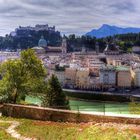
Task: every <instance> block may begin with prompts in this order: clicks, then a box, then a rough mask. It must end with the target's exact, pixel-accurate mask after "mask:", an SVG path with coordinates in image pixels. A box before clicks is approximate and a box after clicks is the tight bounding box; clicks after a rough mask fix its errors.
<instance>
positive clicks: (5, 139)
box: [0, 122, 14, 140]
mask: <svg viewBox="0 0 140 140" xmlns="http://www.w3.org/2000/svg"><path fill="white" fill-rule="evenodd" d="M9 126H10V124H8V123H3V122H0V140H14V139H13V138H11V136H10V135H9V134H7V133H6V132H5V129H7V128H8V127H9Z"/></svg>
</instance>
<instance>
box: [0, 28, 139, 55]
mask: <svg viewBox="0 0 140 140" xmlns="http://www.w3.org/2000/svg"><path fill="white" fill-rule="evenodd" d="M42 35H43V36H44V38H45V39H46V40H47V42H48V45H50V46H60V45H61V42H62V36H61V35H60V32H58V31H53V32H49V31H46V30H44V31H38V32H37V31H30V33H29V35H22V36H21V35H16V36H12V35H11V34H9V35H6V36H5V37H0V49H3V50H4V49H9V50H17V49H27V48H31V47H34V46H37V45H38V41H39V39H40V37H41V36H42ZM67 42H68V51H69V52H72V51H80V50H81V49H82V47H85V48H87V50H95V44H96V42H98V44H99V46H100V51H101V52H102V51H103V50H104V48H105V47H106V42H109V43H112V42H115V43H116V44H117V45H119V46H120V48H121V49H122V50H123V51H125V52H131V49H132V46H140V33H129V34H121V35H115V36H110V37H105V38H99V39H97V38H95V37H91V36H76V35H74V34H72V35H69V36H67Z"/></svg>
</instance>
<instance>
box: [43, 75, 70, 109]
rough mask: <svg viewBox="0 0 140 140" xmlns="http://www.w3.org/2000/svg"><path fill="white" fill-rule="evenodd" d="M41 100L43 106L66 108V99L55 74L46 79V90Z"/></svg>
mask: <svg viewBox="0 0 140 140" xmlns="http://www.w3.org/2000/svg"><path fill="white" fill-rule="evenodd" d="M42 100H43V103H42V105H43V106H45V107H54V108H61V107H63V108H68V100H67V99H66V95H65V93H64V92H63V91H62V88H61V86H60V83H59V81H58V78H57V77H56V76H55V75H52V76H51V78H50V79H49V80H48V83H47V91H46V94H45V95H44V97H43V99H42Z"/></svg>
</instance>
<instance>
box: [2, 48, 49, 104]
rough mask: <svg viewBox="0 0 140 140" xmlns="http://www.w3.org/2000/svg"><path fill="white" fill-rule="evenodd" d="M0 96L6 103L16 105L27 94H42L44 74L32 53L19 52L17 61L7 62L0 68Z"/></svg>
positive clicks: (42, 68) (40, 64) (29, 51)
mask: <svg viewBox="0 0 140 140" xmlns="http://www.w3.org/2000/svg"><path fill="white" fill-rule="evenodd" d="M0 74H1V76H2V80H1V81H0V95H4V96H3V97H4V98H5V97H7V98H6V99H7V101H8V102H11V103H17V102H18V101H20V100H21V99H24V98H25V96H26V95H27V94H29V93H42V92H44V83H45V76H46V72H45V69H44V67H43V65H42V63H41V61H40V60H39V59H38V58H37V56H36V55H35V53H34V51H33V50H31V49H29V50H27V51H23V52H21V58H20V59H18V60H8V61H6V62H4V63H3V64H2V65H1V67H0Z"/></svg>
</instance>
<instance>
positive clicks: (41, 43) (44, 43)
mask: <svg viewBox="0 0 140 140" xmlns="http://www.w3.org/2000/svg"><path fill="white" fill-rule="evenodd" d="M38 46H39V47H47V41H46V40H45V39H44V37H43V36H42V37H41V39H40V40H39V41H38Z"/></svg>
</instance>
